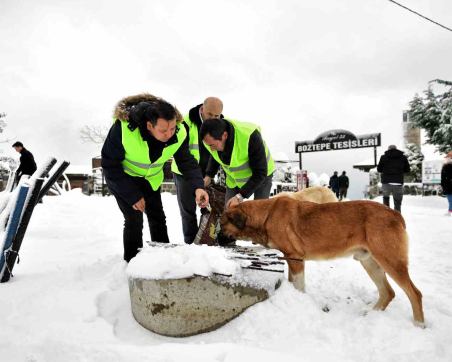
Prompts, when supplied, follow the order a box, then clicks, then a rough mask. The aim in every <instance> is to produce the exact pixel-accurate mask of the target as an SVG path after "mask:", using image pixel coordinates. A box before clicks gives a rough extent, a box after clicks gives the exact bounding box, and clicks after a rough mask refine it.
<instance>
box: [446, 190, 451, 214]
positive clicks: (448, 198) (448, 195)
mask: <svg viewBox="0 0 452 362" xmlns="http://www.w3.org/2000/svg"><path fill="white" fill-rule="evenodd" d="M446 197H447V201H449V212H452V194H447V195H446Z"/></svg>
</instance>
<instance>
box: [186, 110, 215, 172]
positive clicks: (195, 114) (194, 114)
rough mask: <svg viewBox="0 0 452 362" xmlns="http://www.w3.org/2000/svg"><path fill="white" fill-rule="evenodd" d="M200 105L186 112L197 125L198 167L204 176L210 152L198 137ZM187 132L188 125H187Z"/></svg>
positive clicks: (200, 122)
mask: <svg viewBox="0 0 452 362" xmlns="http://www.w3.org/2000/svg"><path fill="white" fill-rule="evenodd" d="M201 107H202V104H199V105H197V106H196V107H193V108H192V109H190V111H189V112H188V117H190V121H192V122H193V123H194V124H196V126H197V127H198V145H199V167H200V168H201V173H202V176H203V177H204V176H205V174H206V169H207V165H208V163H209V159H210V153H209V151H207V149H206V146H204V142H202V140H201V139H200V138H199V131H200V129H201V125H202V120H201V117H200V116H199V109H200V108H201ZM187 133H188V127H187Z"/></svg>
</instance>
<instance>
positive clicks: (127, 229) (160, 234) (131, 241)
mask: <svg viewBox="0 0 452 362" xmlns="http://www.w3.org/2000/svg"><path fill="white" fill-rule="evenodd" d="M140 188H141V191H142V192H143V197H144V201H145V204H146V207H145V213H146V216H147V219H148V224H149V231H150V233H151V239H152V241H157V242H161V243H169V239H168V229H167V227H166V216H165V212H164V211H163V205H162V198H161V195H160V188H159V189H158V190H157V191H154V190H152V187H151V185H150V184H149V182H147V181H146V180H144V179H143V183H142V184H140ZM115 198H116V202H117V203H118V206H119V208H120V210H121V212H122V214H123V215H124V231H123V243H124V260H125V261H127V262H129V261H130V260H131V259H132V258H133V257H135V255H137V254H138V251H139V249H140V248H142V247H143V213H142V212H141V211H137V210H134V209H133V207H132V206H131V205H129V204H127V203H126V202H124V200H122V199H121V198H120V197H118V196H116V195H115Z"/></svg>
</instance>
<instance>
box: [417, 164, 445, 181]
mask: <svg viewBox="0 0 452 362" xmlns="http://www.w3.org/2000/svg"><path fill="white" fill-rule="evenodd" d="M443 165H444V162H443V160H430V161H422V183H423V184H429V185H439V184H441V169H442V168H443Z"/></svg>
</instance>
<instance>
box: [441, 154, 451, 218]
mask: <svg viewBox="0 0 452 362" xmlns="http://www.w3.org/2000/svg"><path fill="white" fill-rule="evenodd" d="M441 187H442V188H443V194H444V195H446V197H447V201H448V202H449V210H448V211H447V213H446V215H447V216H452V151H450V152H449V153H448V154H447V156H446V159H445V163H444V165H443V168H442V169H441Z"/></svg>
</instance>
